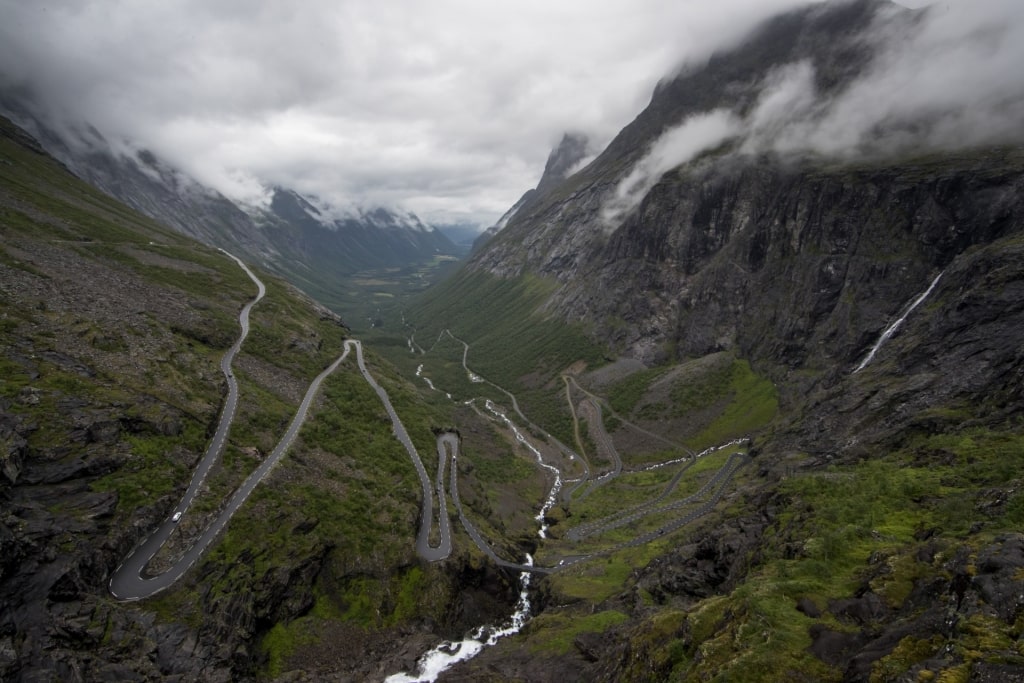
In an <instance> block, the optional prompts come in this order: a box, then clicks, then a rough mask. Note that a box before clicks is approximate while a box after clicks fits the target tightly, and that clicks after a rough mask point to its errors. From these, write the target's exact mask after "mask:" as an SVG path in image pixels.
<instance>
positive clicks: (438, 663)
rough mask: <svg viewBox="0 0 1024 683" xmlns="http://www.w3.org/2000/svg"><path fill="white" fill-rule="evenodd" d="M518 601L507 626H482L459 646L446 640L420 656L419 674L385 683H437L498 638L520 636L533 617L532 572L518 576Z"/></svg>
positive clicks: (393, 677) (399, 675) (528, 561)
mask: <svg viewBox="0 0 1024 683" xmlns="http://www.w3.org/2000/svg"><path fill="white" fill-rule="evenodd" d="M526 564H530V565H532V564H533V558H532V557H531V556H530V555H527V556H526ZM519 586H520V588H519V601H518V602H517V603H516V609H515V612H513V613H512V617H511V618H510V619H509V621H508V623H507V624H506V625H504V626H501V627H494V626H480V627H478V628H475V629H473V631H472V632H470V634H469V635H468V636H466V638H464V639H463V640H460V641H459V642H457V643H453V642H451V641H445V642H443V643H441V644H440V645H438V646H437V647H435V648H434V649H433V650H430V651H429V652H427V653H426V654H425V655H423V656H421V657H420V658H419V660H417V662H416V672H415V673H412V674H409V673H405V672H402V673H397V674H392V675H391V676H388V677H387V678H386V679H384V683H434V681H436V680H437V677H438V676H440V675H441V672H442V671H445V670H447V669H449V668H450V667H452V666H454V665H455V664H458V663H459V662H464V661H466V660H467V659H472V658H473V657H475V656H476V655H477V654H478V653H479V652H480V651H481V650H483V649H484V648H485V647H488V646H490V645H494V644H495V643H496V642H498V639H499V638H504V637H505V636H510V635H512V634H514V633H519V631H520V630H521V629H522V628H523V625H524V624H526V620H527V619H529V618H530V595H529V588H530V572H522V573H521V574H520V575H519Z"/></svg>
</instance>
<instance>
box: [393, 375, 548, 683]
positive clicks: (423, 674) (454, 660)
mask: <svg viewBox="0 0 1024 683" xmlns="http://www.w3.org/2000/svg"><path fill="white" fill-rule="evenodd" d="M422 370H423V365H420V366H419V368H417V370H416V376H417V377H420V378H421V379H424V380H427V382H428V383H429V382H430V380H428V379H427V378H426V377H422V375H421V372H422ZM469 375H470V379H471V381H477V382H483V381H484V380H483V378H480V377H479V375H475V374H473V373H469ZM430 388H431V389H435V387H434V386H433V384H430ZM435 391H439V390H438V389H435ZM449 398H451V396H450V395H449ZM484 405H485V406H486V407H487V410H489V411H490V412H491V413H493V414H494V415H495V416H497V417H498V418H500V419H501V420H502V421H503V422H504V423H505V425H506V426H507V427H508V428H509V429H511V430H512V433H513V434H515V437H516V440H517V441H519V443H521V444H523V445H524V446H526V448H528V449H529V450H530V452H531V453H533V455H534V457H535V458H536V459H537V463H538V465H539V466H540V467H543V468H544V469H546V470H548V471H550V472H552V473H553V474H554V476H555V482H554V484H553V485H552V486H551V491H550V492H549V493H548V497H547V499H546V500H545V501H544V504H543V505H542V506H541V508H540V512H538V513H537V516H536V517H535V519H536V520H537V521H538V522H539V523H540V529H539V531H538V534H539V535H540V537H541V538H547V530H548V524H547V522H546V518H547V514H548V512H549V511H550V510H551V508H552V507H553V506H554V505H555V503H556V502H557V500H558V492H559V491H560V490H561V489H562V483H563V481H562V473H561V471H560V470H559V469H558V468H557V467H554V466H552V465H549V464H547V463H546V462H544V458H543V456H542V455H541V452H540V451H539V450H538V449H537V448H536V447H535V446H534V445H533V444H532V443H530V442H529V440H527V438H526V436H524V435H523V433H522V432H521V431H520V430H519V428H518V427H517V426H516V425H515V423H513V422H512V420H510V419H509V418H508V416H507V415H505V413H503V412H501V411H500V410H498V409H497V407H496V406H495V405H494V403H492V402H491V401H490V399H488V400H487V401H485V403H484ZM453 466H454V465H453ZM525 564H526V565H528V566H533V557H532V556H531V555H529V554H527V555H526V562H525ZM530 577H531V573H530V572H521V573H520V574H519V600H518V601H517V602H516V608H515V611H514V612H513V613H512V616H511V617H510V619H509V621H508V623H507V624H506V625H504V626H500V627H496V626H480V627H477V628H476V629H474V630H473V631H471V632H470V633H469V635H468V636H466V637H465V638H464V639H463V640H461V641H459V642H457V643H453V642H451V641H445V642H443V643H441V644H440V645H438V646H437V647H435V648H434V649H432V650H430V651H428V652H427V653H426V654H424V655H422V656H421V657H420V658H419V659H418V660H417V661H416V671H415V672H413V673H407V672H404V671H403V672H401V673H397V674H392V675H391V676H388V677H387V678H386V679H384V680H385V683H433V682H434V681H436V680H437V677H438V676H440V675H441V672H443V671H446V670H447V669H449V668H450V667H452V666H454V665H455V664H458V663H459V662H464V661H466V660H469V659H472V658H473V657H475V656H476V655H477V654H479V653H480V651H481V650H483V649H484V648H485V647H489V646H491V645H494V644H495V643H496V642H498V640H499V639H500V638H504V637H505V636H510V635H513V634H515V633H519V631H520V630H522V628H523V626H524V625H525V624H526V621H527V620H528V619H529V617H530V593H529V589H530Z"/></svg>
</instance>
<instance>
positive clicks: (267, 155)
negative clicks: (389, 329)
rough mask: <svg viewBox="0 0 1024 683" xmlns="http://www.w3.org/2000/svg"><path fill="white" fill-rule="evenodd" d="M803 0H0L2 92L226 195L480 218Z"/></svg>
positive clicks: (491, 215) (488, 218) (445, 218)
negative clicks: (569, 140) (679, 75)
mask: <svg viewBox="0 0 1024 683" xmlns="http://www.w3.org/2000/svg"><path fill="white" fill-rule="evenodd" d="M803 4H807V2H806V0H770V1H765V0H724V1H722V2H716V3H714V4H711V5H709V4H708V3H705V2H699V1H687V2H672V3H666V2H663V1H661V0H643V1H631V2H625V1H622V0H612V1H605V2H583V1H581V0H577V1H574V2H563V3H557V4H552V3H544V2H538V1H531V2H516V3H501V4H497V5H496V4H494V3H488V4H486V5H483V4H480V3H474V2H469V1H468V0H442V1H440V2H431V3H414V2H399V3H370V2H363V1H351V0H350V1H347V2H326V1H325V0H316V1H314V2H307V3H303V4H302V5H301V6H296V5H294V4H293V3H284V2H272V1H263V2H258V3H253V2H218V3H205V2H199V1H189V2H178V3H172V4H156V5H154V4H150V3H137V4H136V3H132V4H124V3H118V2H114V1H112V0H101V1H97V2H89V3H80V2H71V1H66V0H65V1H60V0H58V1H56V2H47V3H26V2H21V1H20V0H0V88H3V89H4V90H6V91H8V92H10V91H12V90H20V91H22V92H26V91H27V92H30V94H31V95H32V96H33V97H34V98H36V99H37V100H39V101H40V102H41V103H42V104H43V105H44V106H45V107H46V108H47V109H48V110H50V111H51V112H63V113H64V115H65V116H66V118H68V119H71V120H79V119H85V120H87V121H88V122H90V123H91V124H92V125H94V126H95V127H96V128H97V129H98V130H99V131H100V132H101V133H102V134H103V135H104V136H105V137H106V138H107V139H110V140H127V141H129V144H130V145H132V146H135V147H141V148H146V149H150V150H152V151H153V152H154V153H155V154H156V155H157V156H158V157H160V158H161V159H164V160H166V161H167V162H169V163H170V164H171V165H173V166H176V167H178V168H181V169H182V170H183V171H184V172H186V173H188V174H189V175H191V176H193V177H195V178H196V179H198V180H199V181H200V182H202V183H205V184H208V185H211V186H213V187H215V188H216V189H218V190H220V191H221V192H223V193H225V194H226V195H228V196H229V197H231V198H233V199H242V200H264V201H266V200H267V196H266V194H265V190H264V188H266V187H270V186H275V185H277V186H284V187H291V188H295V189H296V190H297V191H299V192H302V193H303V194H305V195H309V196H317V197H321V198H323V199H324V200H325V201H327V202H329V203H331V204H334V205H339V206H340V205H344V204H346V203H353V202H355V203H361V204H365V205H380V204H383V205H396V204H397V205H401V206H403V207H405V208H406V209H408V210H412V211H415V212H416V213H417V214H418V215H420V216H422V217H424V218H425V219H427V220H436V221H442V222H451V221H459V220H466V219H469V220H474V222H478V223H481V224H484V225H489V224H492V223H493V222H494V221H495V220H496V219H497V218H498V217H499V216H500V215H501V214H502V213H503V212H504V211H505V209H507V208H508V207H509V206H510V205H511V204H512V203H513V202H514V201H515V199H516V198H517V197H518V196H519V195H520V194H521V193H522V191H523V190H524V188H528V187H532V186H534V185H535V184H536V181H537V170H538V169H539V168H542V167H543V163H544V159H545V156H546V155H547V153H548V151H549V150H550V149H551V147H552V146H553V145H554V144H555V143H556V142H557V141H558V140H559V139H560V138H561V136H562V134H563V132H565V131H566V130H578V131H581V132H584V133H586V134H587V135H588V136H589V137H590V138H591V140H592V141H593V142H594V143H595V145H598V147H599V146H600V145H601V144H603V143H606V142H607V141H608V140H609V139H610V138H611V137H612V135H614V134H615V132H617V131H618V130H619V129H620V128H621V127H622V126H623V125H624V124H625V123H626V122H628V121H629V119H630V118H631V117H632V116H633V115H635V113H636V112H637V111H639V110H640V109H641V108H642V106H643V103H644V102H645V101H646V99H647V97H648V96H649V94H650V91H651V89H652V87H653V86H654V84H655V82H656V80H657V79H658V78H659V77H660V76H663V75H664V74H665V73H667V72H669V71H670V70H671V69H672V68H673V67H674V66H675V65H677V64H679V63H683V62H686V61H692V60H699V59H702V58H706V56H707V55H708V54H710V52H711V51H712V50H715V49H719V48H721V47H722V45H723V44H728V43H730V42H731V41H735V40H737V39H738V38H739V37H741V36H742V35H743V34H744V33H745V32H746V31H748V30H749V29H750V28H751V27H752V26H754V25H755V24H756V23H757V22H758V21H760V20H763V19H764V18H766V17H767V16H769V15H771V14H774V13H776V12H778V11H780V10H785V9H788V8H791V7H795V6H799V5H803Z"/></svg>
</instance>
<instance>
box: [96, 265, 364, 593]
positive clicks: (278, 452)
mask: <svg viewBox="0 0 1024 683" xmlns="http://www.w3.org/2000/svg"><path fill="white" fill-rule="evenodd" d="M221 251H222V252H224V254H226V255H227V256H229V257H230V258H232V259H234V260H235V262H237V263H238V265H239V266H241V268H242V269H243V270H244V271H245V272H246V274H248V276H249V277H250V278H251V279H252V281H253V282H254V283H256V287H257V290H258V293H257V295H256V298H255V299H253V300H252V301H250V302H249V303H247V304H246V305H245V306H244V307H243V308H242V311H241V313H239V316H238V322H239V324H240V325H241V328H242V332H241V334H240V335H239V337H238V340H237V341H235V343H234V345H232V347H231V348H230V349H229V350H228V352H227V353H226V354H224V357H223V358H222V359H221V362H220V368H221V371H222V372H223V373H224V376H225V377H226V378H227V382H228V396H227V399H226V400H225V402H224V407H223V409H222V410H221V418H220V423H219V424H218V426H217V431H216V433H215V434H214V436H213V439H212V440H211V442H210V445H209V447H208V448H207V449H206V454H205V455H204V456H203V458H202V460H201V461H200V462H199V465H198V466H197V467H196V471H195V472H194V473H193V475H192V481H191V482H190V483H189V486H188V489H187V490H186V491H185V495H184V496H183V497H182V499H181V502H180V503H178V505H177V506H176V507H175V508H174V514H178V513H181V514H182V515H183V514H184V513H185V512H187V511H188V508H189V506H190V505H191V504H192V501H193V500H194V499H195V497H196V495H197V494H198V493H199V488H200V486H202V483H203V480H204V479H205V478H206V475H207V474H208V473H209V472H210V469H211V468H212V467H213V465H214V464H215V463H216V462H217V459H218V458H219V457H220V455H221V453H222V452H223V450H224V445H225V443H226V442H227V435H228V432H229V430H230V429H231V423H232V421H233V420H234V417H235V410H236V408H237V406H238V381H237V380H236V379H235V376H234V373H233V372H232V370H231V364H232V362H233V361H234V358H235V356H236V355H237V354H238V351H239V349H241V347H242V342H244V341H245V338H246V336H248V334H249V312H250V311H251V310H252V307H253V306H254V305H255V304H256V303H257V302H259V300H260V299H262V298H263V297H264V295H265V294H266V291H267V290H266V287H265V286H264V285H263V283H262V282H261V281H260V280H259V278H257V277H256V275H255V274H254V273H253V272H252V271H251V270H250V269H249V267H248V266H246V265H245V264H244V263H242V261H240V260H239V259H238V258H237V257H235V256H233V255H231V254H229V253H228V252H226V251H224V250H223V249H222V250H221ZM348 351H349V346H348V345H347V344H346V346H345V350H344V352H343V353H342V354H341V356H340V357H338V359H337V360H335V361H334V363H332V364H331V365H330V366H329V367H328V368H327V369H326V370H324V371H323V372H321V373H320V374H319V375H318V376H317V377H316V378H315V379H314V380H313V381H312V383H310V385H309V388H308V389H307V390H306V395H305V396H304V397H303V399H302V403H301V404H300V405H299V408H298V410H296V412H295V416H294V417H293V418H292V421H291V424H290V425H289V426H288V429H287V430H286V431H285V433H284V435H283V436H282V437H281V440H280V441H279V442H278V444H277V446H276V447H275V448H274V450H273V451H272V452H271V453H270V455H268V456H267V457H266V459H265V460H264V461H263V462H262V463H261V464H260V466H259V467H258V468H256V470H255V471H253V473H252V474H250V475H249V477H248V478H247V479H246V480H245V481H244V482H243V483H242V485H241V486H240V487H239V488H238V489H237V490H236V491H235V493H234V494H233V495H232V496H231V498H230V499H229V500H228V503H227V505H225V506H224V508H223V509H222V510H221V512H220V514H219V515H217V517H216V519H214V520H213V522H212V523H211V524H210V525H209V526H208V527H207V528H206V530H205V531H204V532H203V533H202V535H200V537H199V539H198V540H196V542H195V543H193V544H192V546H191V547H190V548H189V549H188V550H187V551H185V554H184V555H182V556H181V557H180V558H179V559H178V560H177V562H175V563H174V565H172V566H171V567H170V568H169V569H167V570H166V571H164V572H163V573H161V574H157V575H150V576H147V575H146V572H145V570H146V565H148V564H149V562H150V561H151V560H152V559H153V557H154V556H155V555H156V554H157V552H158V551H159V550H160V548H162V547H163V545H164V544H165V543H166V542H167V541H168V539H170V537H171V534H173V533H174V529H175V528H176V527H177V526H178V523H177V522H176V521H174V519H173V517H174V514H172V517H171V518H170V519H167V520H166V521H164V522H163V523H162V524H161V525H160V526H159V527H157V528H156V530H155V531H154V532H153V533H152V534H151V535H150V536H149V538H147V539H146V540H145V541H144V542H143V543H142V544H141V545H140V546H138V547H137V548H136V549H135V550H134V551H133V552H132V553H131V554H130V555H129V556H128V558H127V559H125V561H124V562H123V563H122V564H121V566H119V567H118V568H117V570H116V571H115V572H114V574H113V576H111V578H110V593H111V594H112V595H113V596H114V597H115V598H117V599H118V600H140V599H142V598H147V597H149V596H151V595H154V594H155V593H158V592H160V591H162V590H164V589H166V588H168V587H169V586H171V585H172V584H174V582H176V581H177V580H178V579H180V578H181V577H182V576H183V575H184V574H185V572H187V571H188V570H189V568H191V567H192V565H194V564H195V563H196V561H197V560H198V559H199V558H200V557H201V556H202V554H203V553H204V552H205V551H206V549H207V548H209V546H210V544H211V543H213V541H214V539H215V538H216V537H217V535H218V534H219V533H220V532H221V530H223V528H224V527H225V526H226V525H227V523H228V521H229V520H230V519H231V517H232V516H233V515H234V514H235V512H237V511H238V509H239V508H240V507H241V506H242V504H243V503H244V502H245V501H246V499H247V498H248V497H249V495H250V494H251V493H252V492H253V490H254V489H255V488H256V485H257V484H259V483H260V481H261V480H262V479H263V478H264V477H265V476H266V475H267V473H269V472H270V470H271V469H273V467H274V465H276V464H277V463H278V462H279V461H280V460H281V458H282V457H283V456H284V454H285V453H286V452H287V451H288V448H289V446H291V444H292V441H294V440H295V436H296V435H297V434H298V433H299V428H300V427H302V423H303V422H304V421H305V419H306V414H307V413H308V412H309V407H310V406H311V405H312V403H313V399H314V398H315V397H316V393H317V391H318V390H319V389H320V384H321V383H322V382H323V381H324V379H325V378H326V377H327V376H328V375H329V374H331V373H332V372H334V370H335V369H337V367H338V365H340V364H341V362H342V361H343V360H345V357H346V356H347V355H348Z"/></svg>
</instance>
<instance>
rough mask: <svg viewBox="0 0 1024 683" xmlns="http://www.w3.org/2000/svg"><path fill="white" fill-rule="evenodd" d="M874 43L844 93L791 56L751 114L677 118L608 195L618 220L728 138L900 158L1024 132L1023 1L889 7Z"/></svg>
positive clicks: (605, 214) (607, 219)
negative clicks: (826, 89)
mask: <svg viewBox="0 0 1024 683" xmlns="http://www.w3.org/2000/svg"><path fill="white" fill-rule="evenodd" d="M861 39H862V40H863V41H866V42H869V43H870V44H871V45H873V46H875V48H876V56H875V58H874V60H873V61H872V63H871V64H870V65H869V67H868V69H867V70H866V72H865V73H863V74H862V75H861V76H860V77H858V78H857V79H856V80H854V81H853V82H852V83H851V84H849V85H848V86H847V87H846V88H845V89H844V90H842V91H841V92H839V93H838V94H837V95H834V96H830V95H827V94H824V93H822V92H820V91H819V90H818V88H817V86H816V73H815V68H814V65H813V64H812V63H811V62H810V61H809V60H805V61H799V62H795V63H792V64H787V65H784V66H782V67H781V68H777V69H775V70H773V71H771V72H770V73H769V74H768V75H767V76H766V77H765V78H764V79H763V80H762V81H761V82H760V83H759V84H757V85H756V88H757V90H758V91H759V94H758V96H757V100H756V102H755V104H754V106H753V107H752V108H751V109H750V111H749V112H748V113H747V114H746V115H745V116H744V117H743V118H742V119H741V118H740V117H739V116H738V115H737V114H735V113H732V112H730V111H729V110H727V109H716V110H713V111H710V112H707V113H705V114H701V115H697V116H693V117H691V118H689V119H687V120H685V121H683V122H682V123H681V124H680V125H679V126H678V127H676V128H673V129H671V130H669V131H668V132H667V133H665V134H664V135H662V136H661V138H659V140H658V141H657V142H656V143H655V144H654V145H653V146H652V148H651V150H650V151H649V152H648V153H647V154H646V155H645V156H644V157H643V158H642V159H641V160H640V161H639V162H638V163H637V164H636V165H635V166H634V168H633V169H632V170H631V172H630V174H629V175H628V176H626V177H625V178H624V179H623V180H622V181H621V182H620V183H619V184H618V186H617V187H616V188H615V190H614V192H613V193H611V195H610V196H609V197H608V198H606V200H605V202H604V205H603V210H602V216H601V218H602V222H603V223H604V226H605V229H609V230H610V229H614V228H615V227H617V226H618V225H619V224H621V221H622V219H623V218H624V217H625V216H626V215H627V214H628V213H629V212H630V211H631V210H633V209H634V208H635V207H636V206H637V205H638V204H639V203H640V201H641V200H642V199H643V197H644V196H645V195H646V194H647V192H649V191H650V189H651V188H652V187H653V186H654V185H655V184H656V183H657V181H658V179H659V178H660V177H661V176H662V175H663V174H664V173H665V172H667V171H669V170H671V169H673V168H675V167H677V166H679V165H681V164H684V163H686V162H688V161H690V160H691V159H693V158H694V157H695V156H696V155H697V154H699V153H700V152H701V151H704V150H707V149H711V148H713V147H716V146H718V145H719V144H720V143H722V142H723V141H725V140H726V139H728V138H735V139H736V140H737V142H738V144H737V146H736V149H737V150H738V151H739V153H741V154H760V153H764V152H769V151H770V152H776V153H782V154H788V155H791V154H798V155H806V154H813V155H819V156H825V157H831V158H893V157H902V156H906V155H908V154H922V153H929V152H934V151H938V150H962V149H969V148H972V147H978V146H984V145H999V144H1021V143H1024V69H1022V68H1021V65H1022V64H1024V3H1021V2H1019V0H971V1H970V2H968V1H967V0H961V1H960V2H955V1H954V2H945V3H942V4H941V5H937V6H933V7H930V8H928V9H927V10H926V11H924V12H921V13H918V14H916V15H909V14H907V13H906V12H905V11H903V10H898V9H897V8H895V7H893V8H889V9H888V10H885V11H883V12H882V14H881V15H880V17H879V21H878V22H877V23H876V25H875V26H874V27H873V28H872V30H871V31H870V32H869V33H868V34H867V35H864V36H862V37H861Z"/></svg>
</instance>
